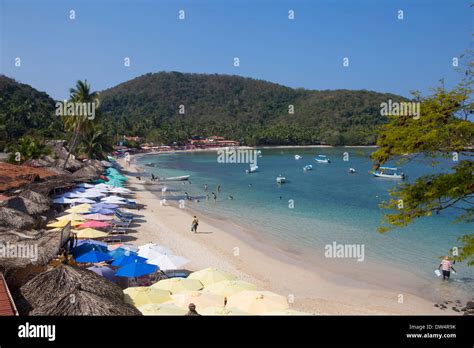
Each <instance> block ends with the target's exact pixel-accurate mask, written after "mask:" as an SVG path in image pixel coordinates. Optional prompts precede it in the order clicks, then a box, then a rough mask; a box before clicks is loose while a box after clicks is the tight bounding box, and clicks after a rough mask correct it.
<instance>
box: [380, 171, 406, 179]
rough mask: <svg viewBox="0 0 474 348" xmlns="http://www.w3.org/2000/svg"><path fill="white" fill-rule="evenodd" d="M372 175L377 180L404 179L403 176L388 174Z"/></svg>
mask: <svg viewBox="0 0 474 348" xmlns="http://www.w3.org/2000/svg"><path fill="white" fill-rule="evenodd" d="M372 175H373V176H375V177H377V178H386V179H403V178H405V176H404V175H399V174H395V175H390V174H381V173H374V172H372Z"/></svg>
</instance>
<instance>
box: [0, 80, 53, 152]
mask: <svg viewBox="0 0 474 348" xmlns="http://www.w3.org/2000/svg"><path fill="white" fill-rule="evenodd" d="M54 111H55V105H54V100H53V99H51V98H50V97H49V96H48V95H47V94H46V93H43V92H39V91H37V90H36V89H34V88H32V87H30V86H28V85H25V84H22V83H18V82H16V81H15V80H13V79H10V78H8V77H6V76H4V75H0V150H2V149H3V148H4V147H5V146H6V145H7V144H8V143H10V142H15V141H17V140H18V139H19V138H21V137H22V136H24V135H34V136H39V137H45V138H51V139H52V138H55V137H60V136H62V125H61V121H60V120H59V119H58V118H57V117H56V116H55V115H54Z"/></svg>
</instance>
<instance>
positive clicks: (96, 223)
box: [77, 220, 111, 228]
mask: <svg viewBox="0 0 474 348" xmlns="http://www.w3.org/2000/svg"><path fill="white" fill-rule="evenodd" d="M110 226H111V225H110V224H109V223H108V222H103V221H97V220H88V221H86V222H84V223H83V224H80V225H79V226H77V228H88V227H90V228H106V227H110Z"/></svg>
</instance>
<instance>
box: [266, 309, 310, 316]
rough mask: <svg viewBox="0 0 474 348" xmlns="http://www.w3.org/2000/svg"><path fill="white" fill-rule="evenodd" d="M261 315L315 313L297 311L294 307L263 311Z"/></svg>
mask: <svg viewBox="0 0 474 348" xmlns="http://www.w3.org/2000/svg"><path fill="white" fill-rule="evenodd" d="M261 315H313V314H311V313H305V312H300V311H295V310H294V309H283V310H280V311H273V312H265V313H262V314H261Z"/></svg>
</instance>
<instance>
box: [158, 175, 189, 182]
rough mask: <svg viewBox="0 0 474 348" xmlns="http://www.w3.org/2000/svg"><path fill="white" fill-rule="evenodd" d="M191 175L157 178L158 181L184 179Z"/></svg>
mask: <svg viewBox="0 0 474 348" xmlns="http://www.w3.org/2000/svg"><path fill="white" fill-rule="evenodd" d="M190 176H191V175H183V176H172V177H169V178H159V179H158V181H186V180H188V179H189V177H190Z"/></svg>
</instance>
